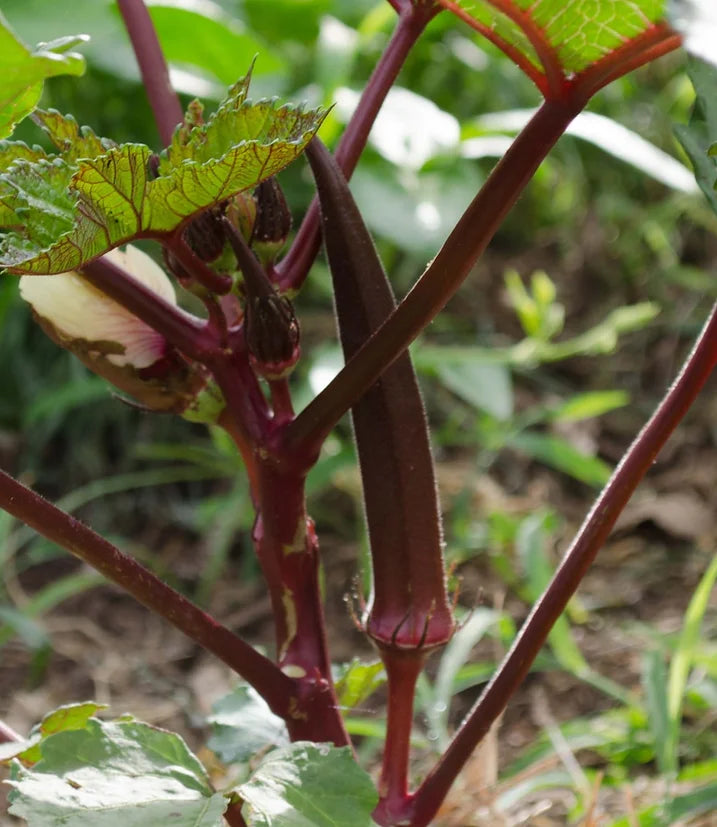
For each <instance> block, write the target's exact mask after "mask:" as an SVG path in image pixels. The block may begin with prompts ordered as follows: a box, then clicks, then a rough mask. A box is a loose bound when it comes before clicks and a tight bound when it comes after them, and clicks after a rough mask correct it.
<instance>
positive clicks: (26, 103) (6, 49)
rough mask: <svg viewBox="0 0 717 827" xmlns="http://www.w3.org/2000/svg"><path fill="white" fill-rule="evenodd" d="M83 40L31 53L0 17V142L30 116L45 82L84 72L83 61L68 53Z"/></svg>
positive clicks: (59, 42)
mask: <svg viewBox="0 0 717 827" xmlns="http://www.w3.org/2000/svg"><path fill="white" fill-rule="evenodd" d="M85 39H86V38H84V37H83V36H82V35H79V36H78V37H70V38H62V39H61V40H56V41H53V42H52V43H41V44H39V45H38V46H37V47H36V48H35V49H34V50H31V49H28V48H27V46H25V45H24V44H23V43H22V42H21V41H20V40H18V38H17V37H16V36H15V34H14V33H13V32H12V30H11V29H10V27H9V25H8V23H7V21H6V20H5V18H4V16H3V15H2V13H0V75H1V76H2V84H1V85H0V138H5V137H6V136H7V135H9V134H10V133H11V132H12V130H13V128H14V127H15V124H16V123H17V122H18V121H20V120H22V119H23V118H24V117H25V116H26V115H29V114H30V112H32V110H33V109H34V108H35V106H36V105H37V102H38V100H39V99H40V95H41V94H42V82H43V81H44V80H45V79H46V78H50V77H54V76H55V75H81V74H82V73H83V72H84V70H85V61H84V58H82V56H81V55H79V54H77V53H75V52H72V51H68V50H69V49H71V48H72V47H73V46H76V45H77V44H79V43H82V41H83V40H85Z"/></svg>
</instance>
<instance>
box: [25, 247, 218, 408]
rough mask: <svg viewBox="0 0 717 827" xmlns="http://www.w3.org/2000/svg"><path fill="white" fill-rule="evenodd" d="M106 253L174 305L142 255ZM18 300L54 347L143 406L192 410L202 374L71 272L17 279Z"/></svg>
mask: <svg viewBox="0 0 717 827" xmlns="http://www.w3.org/2000/svg"><path fill="white" fill-rule="evenodd" d="M106 255H107V257H108V258H109V259H110V260H111V261H112V262H113V263H114V264H116V265H118V266H120V267H122V268H124V269H125V270H127V272H129V273H131V274H132V276H134V277H135V278H136V279H137V280H138V281H141V282H142V283H143V284H144V285H145V287H148V288H150V289H151V290H153V291H154V292H155V293H157V294H158V295H159V296H161V297H162V298H163V299H164V300H165V301H167V302H170V303H171V304H176V303H177V300H176V296H175V292H174V287H173V285H172V283H171V281H170V280H169V278H168V277H167V275H166V274H165V273H164V271H163V270H162V269H161V267H159V266H158V265H157V264H155V262H154V261H153V260H152V259H151V258H150V257H149V256H148V255H146V254H145V253H143V252H141V251H140V250H138V249H137V248H136V247H131V246H128V247H127V248H126V250H124V251H122V250H118V249H115V250H111V251H110V252H109V253H107V254H106ZM20 294H21V296H22V298H23V299H25V301H27V302H28V303H29V304H30V305H31V306H32V309H33V313H34V315H35V318H36V319H37V321H38V322H39V324H40V325H41V327H42V328H43V330H44V331H45V333H47V335H48V336H49V337H50V338H51V339H52V340H53V341H54V342H56V343H57V344H58V345H60V346H61V347H64V348H67V350H70V351H71V352H72V353H74V354H75V355H76V356H77V357H78V358H79V359H80V361H82V362H83V364H85V365H86V366H87V367H88V368H89V369H90V370H92V371H94V372H95V373H97V374H99V375H100V376H102V377H104V378H105V379H107V380H109V381H110V382H111V383H112V384H113V385H115V386H116V387H117V388H119V389H120V390H122V391H124V392H125V393H128V394H130V395H131V396H132V397H134V398H135V399H136V400H137V402H138V403H139V404H140V405H142V406H143V407H146V408H148V409H150V410H154V411H165V412H174V413H183V412H184V411H185V410H188V409H190V408H191V409H192V410H194V408H195V407H196V406H197V405H199V402H198V399H199V396H200V394H201V392H202V391H203V390H204V389H205V386H206V385H207V377H206V375H205V373H204V371H203V369H202V368H200V367H199V366H198V365H194V364H190V363H188V362H187V361H186V360H185V359H184V358H183V357H182V356H181V354H180V353H179V352H178V351H176V350H175V349H174V348H173V347H172V346H171V345H170V344H169V342H167V340H166V339H165V338H164V337H163V336H162V335H161V334H160V333H158V332H157V331H156V330H154V329H153V328H151V327H150V326H149V325H147V324H146V323H145V322H143V321H142V320H141V319H139V318H137V316H134V315H133V314H132V313H130V312H129V311H128V310H125V308H124V307H122V306H121V305H120V304H118V303H117V302H115V301H114V300H113V299H111V298H109V297H108V296H106V295H105V294H104V293H102V292H101V291H100V290H98V289H97V288H95V287H93V286H92V285H91V284H90V283H89V282H88V281H86V280H85V279H84V278H83V277H82V276H81V275H80V274H79V273H76V272H69V273H60V274H57V275H52V276H22V278H21V279H20Z"/></svg>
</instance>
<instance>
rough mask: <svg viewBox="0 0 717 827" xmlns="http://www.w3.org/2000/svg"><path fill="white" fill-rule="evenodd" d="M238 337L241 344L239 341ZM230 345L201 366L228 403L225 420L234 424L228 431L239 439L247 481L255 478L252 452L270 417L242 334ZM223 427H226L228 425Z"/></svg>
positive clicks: (237, 333) (238, 444) (268, 423)
mask: <svg viewBox="0 0 717 827" xmlns="http://www.w3.org/2000/svg"><path fill="white" fill-rule="evenodd" d="M240 336H241V337H242V342H241V343H239V342H238V339H239V337H240ZM233 345H234V346H232V347H231V349H230V352H229V353H216V354H213V355H211V356H210V357H208V358H207V359H206V360H205V362H204V364H205V365H206V366H207V367H208V368H209V370H211V372H212V374H213V375H214V378H215V380H216V382H217V385H219V388H220V390H221V392H222V394H223V395H224V399H225V401H226V403H227V413H226V415H225V420H226V419H227V418H231V420H232V422H233V425H232V426H230V427H227V430H228V431H229V432H230V433H232V434H236V435H237V436H238V437H239V441H238V442H237V446H238V447H239V449H240V451H241V453H242V457H243V458H244V461H245V463H246V464H247V469H248V470H249V471H250V474H249V476H250V478H252V479H255V477H256V468H255V465H256V463H255V458H254V449H255V447H256V444H257V443H258V442H259V441H261V440H262V439H263V437H264V436H265V435H266V433H267V430H268V428H269V425H270V422H271V416H270V413H269V407H268V405H267V402H266V399H265V398H264V395H263V394H262V392H261V388H260V387H259V382H258V381H257V378H256V374H255V373H254V371H253V370H252V369H251V365H250V364H249V359H248V356H247V353H246V348H245V347H244V343H243V335H242V334H241V331H235V336H234V342H233ZM224 424H225V426H228V422H226V421H225V423H224Z"/></svg>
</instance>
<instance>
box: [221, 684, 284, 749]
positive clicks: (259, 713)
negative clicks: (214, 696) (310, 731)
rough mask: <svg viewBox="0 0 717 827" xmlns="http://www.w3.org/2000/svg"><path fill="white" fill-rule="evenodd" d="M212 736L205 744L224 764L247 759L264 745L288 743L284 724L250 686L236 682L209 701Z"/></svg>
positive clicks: (272, 745) (264, 746)
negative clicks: (231, 689)
mask: <svg viewBox="0 0 717 827" xmlns="http://www.w3.org/2000/svg"><path fill="white" fill-rule="evenodd" d="M208 720H209V723H210V724H211V727H212V736H211V737H210V739H209V742H208V744H207V746H208V747H209V749H211V750H213V751H214V752H215V753H216V754H217V755H218V756H219V758H221V760H222V761H223V762H224V763H225V764H233V763H236V762H240V761H248V760H249V759H250V758H252V757H253V756H254V755H256V753H257V752H259V751H260V750H263V749H266V747H269V746H271V747H275V746H285V745H286V744H288V743H289V736H288V733H287V731H286V724H285V723H284V722H283V721H282V719H281V718H279V717H277V716H276V715H274V713H273V712H272V711H271V710H270V709H269V707H268V706H267V704H266V701H265V700H264V699H263V698H262V697H261V696H260V695H259V694H258V693H257V692H256V691H255V690H254V689H252V688H251V687H249V686H244V685H241V686H238V687H237V688H236V689H235V690H234V691H233V692H230V693H229V695H225V696H224V697H223V698H220V699H219V700H218V701H217V702H216V703H214V704H212V714H211V715H210V716H209V718H208Z"/></svg>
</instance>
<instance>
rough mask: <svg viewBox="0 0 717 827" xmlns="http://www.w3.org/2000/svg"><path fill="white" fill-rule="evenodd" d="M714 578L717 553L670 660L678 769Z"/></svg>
mask: <svg viewBox="0 0 717 827" xmlns="http://www.w3.org/2000/svg"><path fill="white" fill-rule="evenodd" d="M715 581H717V556H716V557H714V558H713V560H712V562H711V563H710V565H709V566H708V568H707V571H706V572H705V573H704V574H703V575H702V579H701V580H700V582H699V584H698V586H697V588H696V589H695V592H694V594H693V595H692V599H691V600H690V604H689V606H688V607H687V611H686V612H685V621H684V623H683V626H682V631H681V633H680V638H679V641H678V643H677V649H676V651H675V654H674V655H673V656H672V661H671V663H670V672H669V677H668V680H667V710H668V713H669V721H670V730H669V745H668V754H669V757H670V759H671V761H672V767H671V768H672V769H677V749H678V742H679V736H680V725H681V723H682V704H683V701H684V696H685V687H686V686H687V678H688V677H689V673H690V669H691V668H692V664H693V662H694V658H695V652H696V650H697V647H698V643H699V637H700V628H701V626H702V619H703V617H704V614H705V612H706V611H707V606H708V604H709V599H710V595H711V594H712V589H713V588H714V585H715Z"/></svg>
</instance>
